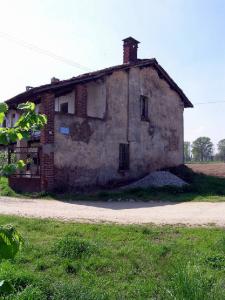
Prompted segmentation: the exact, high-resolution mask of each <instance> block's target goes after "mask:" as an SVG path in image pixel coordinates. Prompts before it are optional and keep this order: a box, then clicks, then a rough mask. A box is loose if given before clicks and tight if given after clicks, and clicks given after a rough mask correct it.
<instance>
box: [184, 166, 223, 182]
mask: <svg viewBox="0 0 225 300" xmlns="http://www.w3.org/2000/svg"><path fill="white" fill-rule="evenodd" d="M187 166H188V167H189V168H191V169H192V170H193V171H194V172H197V173H203V174H206V175H210V176H217V177H224V178H225V163H209V164H187Z"/></svg>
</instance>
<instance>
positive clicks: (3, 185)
mask: <svg viewBox="0 0 225 300" xmlns="http://www.w3.org/2000/svg"><path fill="white" fill-rule="evenodd" d="M16 195H17V194H16V193H15V192H14V191H13V190H12V189H11V188H10V186H9V184H8V178H6V177H0V196H12V197H13V196H16Z"/></svg>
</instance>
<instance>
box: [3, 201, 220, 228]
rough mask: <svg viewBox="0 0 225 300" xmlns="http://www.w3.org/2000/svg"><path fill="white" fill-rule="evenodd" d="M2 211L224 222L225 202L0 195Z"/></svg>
mask: <svg viewBox="0 0 225 300" xmlns="http://www.w3.org/2000/svg"><path fill="white" fill-rule="evenodd" d="M0 214H6V215H18V216H25V217H35V218H54V219H61V220H71V221H77V222H94V223H97V222H115V223H120V224H144V223H155V224H186V225H207V224H215V225H217V226H225V203H209V202H185V203H173V202H147V203H146V202H86V201H80V202H79V201H76V202H62V201H56V200H42V199H35V200H33V199H18V198H10V197H0Z"/></svg>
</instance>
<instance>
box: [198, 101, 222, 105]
mask: <svg viewBox="0 0 225 300" xmlns="http://www.w3.org/2000/svg"><path fill="white" fill-rule="evenodd" d="M219 103H225V101H209V102H199V103H193V104H194V105H204V104H219Z"/></svg>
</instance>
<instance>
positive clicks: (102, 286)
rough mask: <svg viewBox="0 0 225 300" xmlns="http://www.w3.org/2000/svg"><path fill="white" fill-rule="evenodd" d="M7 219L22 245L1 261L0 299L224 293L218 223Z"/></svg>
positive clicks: (2, 220) (222, 236)
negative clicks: (4, 286) (2, 288)
mask: <svg viewBox="0 0 225 300" xmlns="http://www.w3.org/2000/svg"><path fill="white" fill-rule="evenodd" d="M8 223H11V224H13V225H14V226H16V228H17V229H18V230H19V231H20V233H22V235H23V236H24V238H25V245H24V246H23V249H22V251H21V252H19V254H18V255H17V256H16V258H15V259H14V260H10V261H2V262H1V263H0V279H4V280H7V281H8V282H9V283H10V284H11V285H12V286H13V291H12V292H11V294H10V295H9V296H8V297H5V298H4V299H7V300H8V299H10V300H14V299H17V300H18V299H20V300H21V299H22V300H25V299H29V300H37V299H42V300H43V299H44V300H45V299H46V300H47V299H54V300H55V299H60V300H62V299H66V300H70V299H71V300H72V299H82V300H83V299H87V300H94V299H96V300H99V299H162V300H167V299H171V300H172V299H182V300H198V299H199V300H202V299H204V300H208V299H216V300H220V299H221V300H222V299H224V295H225V242H224V241H225V231H224V229H220V228H213V227H212V228H200V227H199V228H188V227H178V226H176V227H175V226H174V227H173V226H153V225H145V226H137V225H132V226H119V225H106V224H76V223H63V222H59V221H50V220H38V219H25V218H20V217H14V216H0V224H8ZM2 299H3V298H2Z"/></svg>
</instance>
